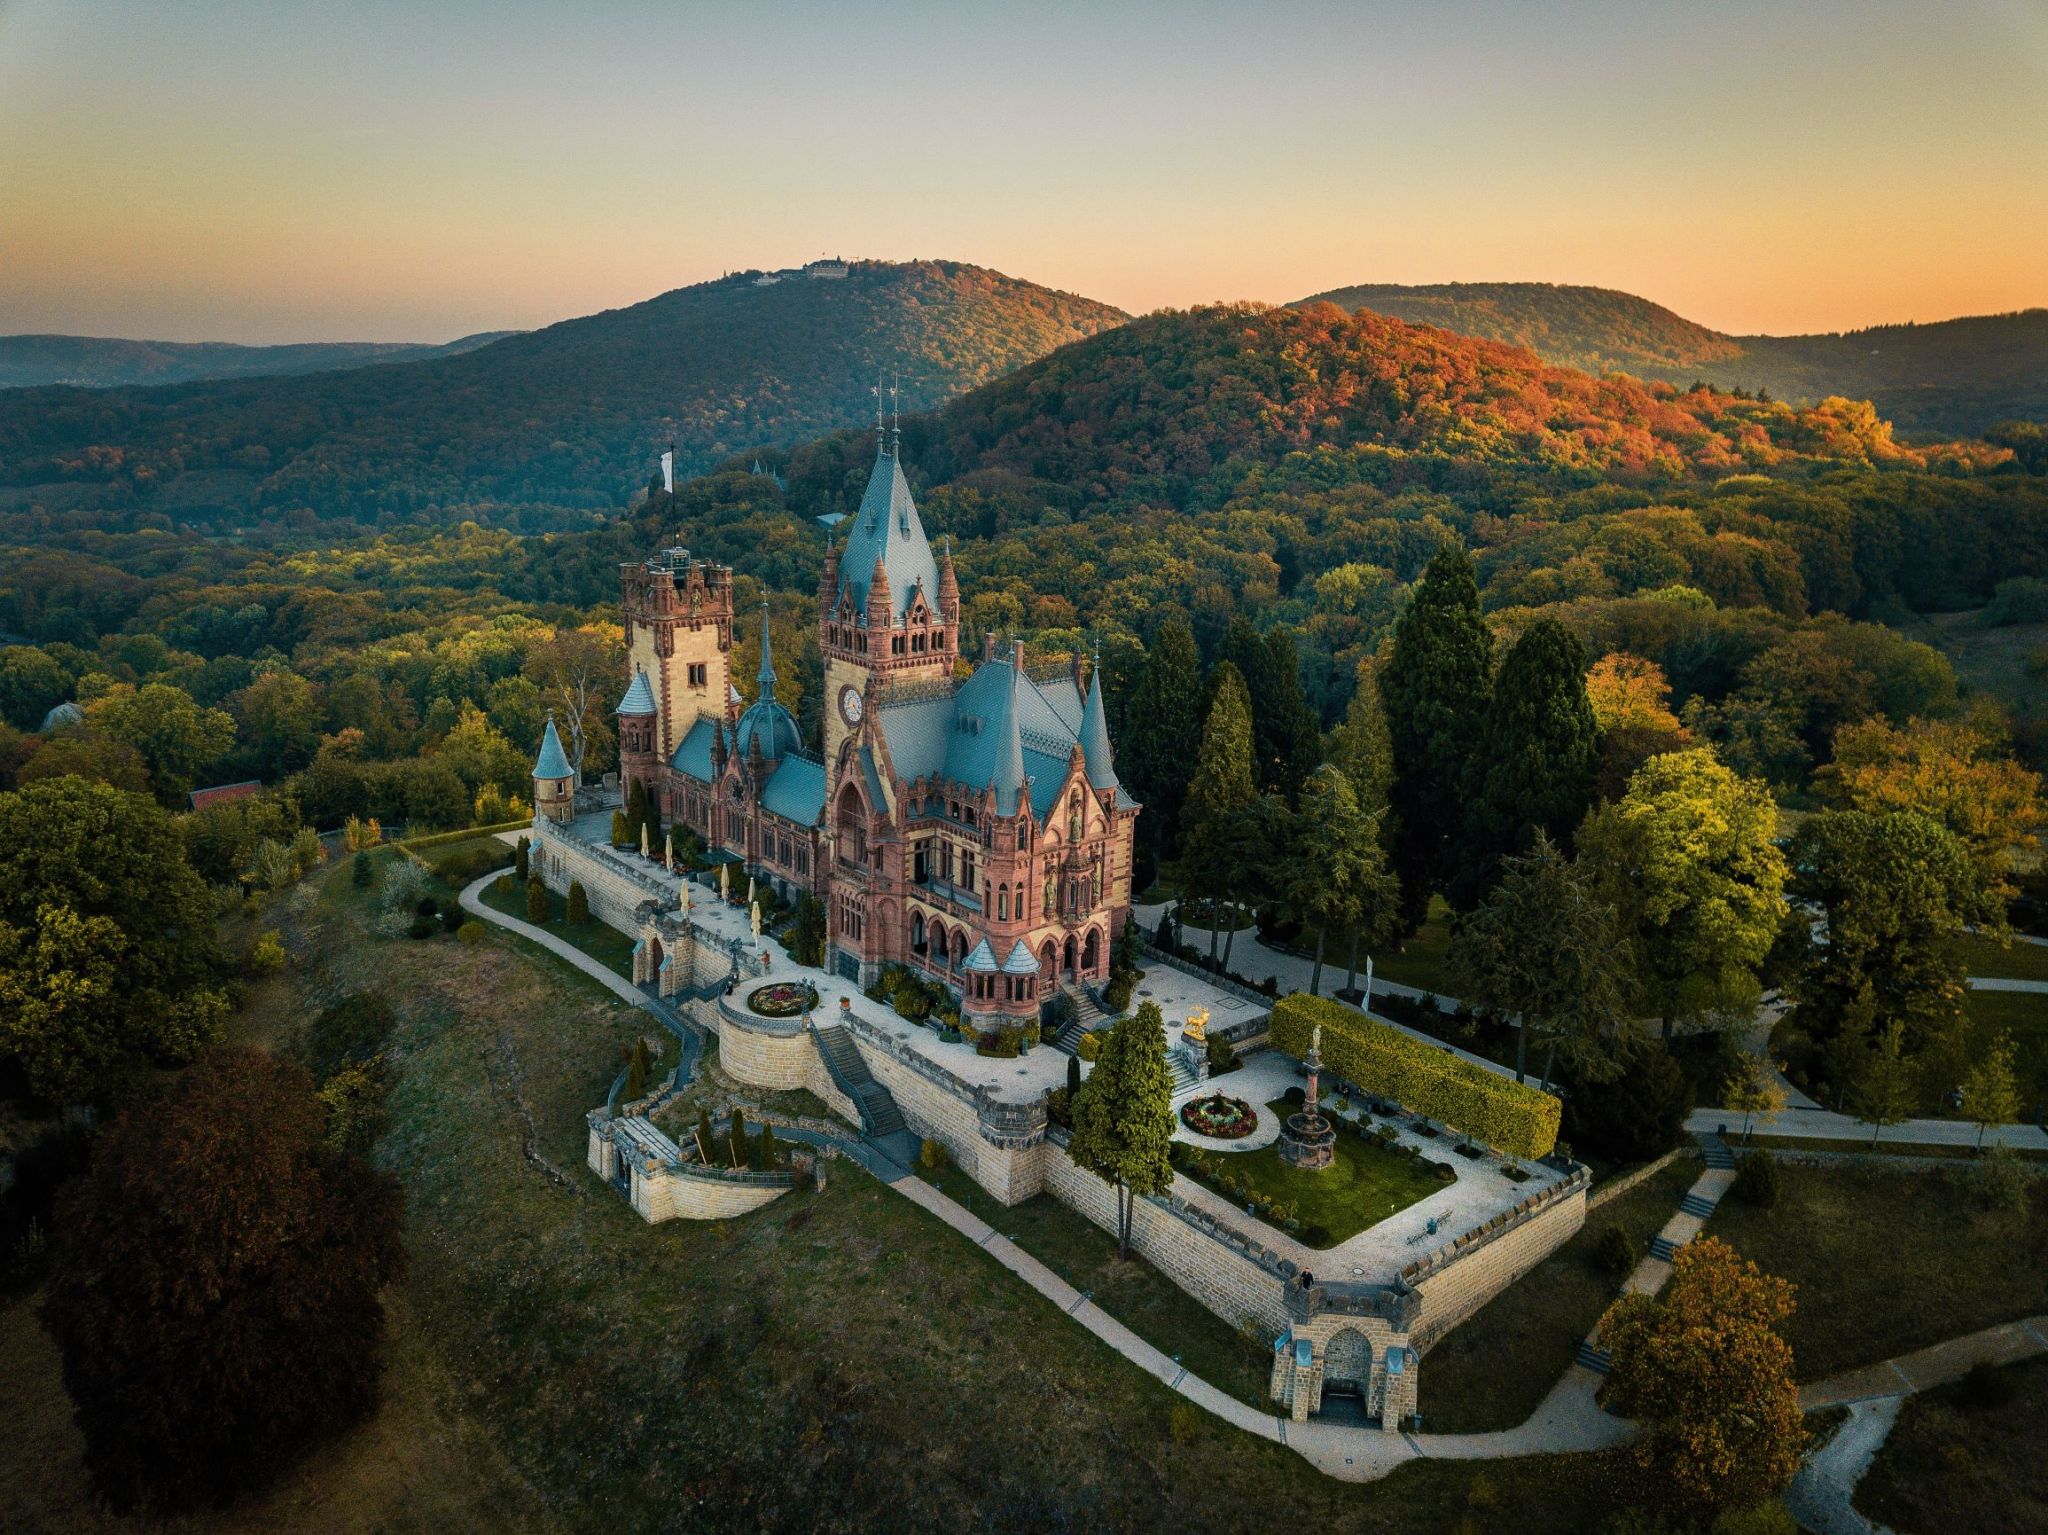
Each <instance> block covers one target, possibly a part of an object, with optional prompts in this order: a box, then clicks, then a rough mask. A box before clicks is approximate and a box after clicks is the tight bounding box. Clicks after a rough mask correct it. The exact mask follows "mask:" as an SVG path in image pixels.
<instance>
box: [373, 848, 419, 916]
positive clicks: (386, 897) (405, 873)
mask: <svg viewBox="0 0 2048 1535" xmlns="http://www.w3.org/2000/svg"><path fill="white" fill-rule="evenodd" d="M426 888H427V871H426V870H425V869H423V868H421V867H420V865H419V864H418V863H416V862H415V861H414V860H412V859H410V858H407V857H406V856H405V855H404V854H402V853H401V854H400V855H398V857H397V858H395V859H394V860H393V861H392V863H391V866H390V868H389V869H388V870H387V871H386V872H385V875H384V891H383V904H384V909H385V910H386V911H406V910H408V909H410V908H411V907H413V906H416V905H418V904H419V899H420V896H421V895H422V894H424V893H425V891H426Z"/></svg>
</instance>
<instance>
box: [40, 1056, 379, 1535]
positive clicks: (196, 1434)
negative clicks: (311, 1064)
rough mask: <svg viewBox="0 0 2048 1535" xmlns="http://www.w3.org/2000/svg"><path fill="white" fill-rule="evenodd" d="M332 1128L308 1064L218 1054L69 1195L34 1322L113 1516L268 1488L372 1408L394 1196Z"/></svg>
mask: <svg viewBox="0 0 2048 1535" xmlns="http://www.w3.org/2000/svg"><path fill="white" fill-rule="evenodd" d="M327 1131H328V1126H327V1123H326V1115H325V1114H324V1113H323V1110H322V1105H321V1103H320V1101H319V1099H318V1098H316V1097H315V1096H314V1092H313V1081H312V1078H311V1077H310V1076H308V1075H307V1073H306V1072H305V1070H304V1069H303V1068H302V1067H299V1066H296V1065H294V1064H292V1063H290V1062H288V1061H284V1060H281V1059H279V1058H277V1057H275V1056H270V1055H265V1054H262V1053H261V1052H257V1051H248V1050H234V1051H219V1052H215V1053H213V1054H210V1055H208V1056H207V1057H205V1058H204V1059H203V1060H201V1061H200V1062H199V1064H197V1065H195V1066H194V1067H193V1068H192V1069H191V1070H190V1071H188V1072H186V1073H185V1074H184V1075H183V1076H182V1077H181V1078H179V1079H178V1081H177V1082H176V1083H175V1084H173V1086H172V1087H171V1088H170V1089H169V1090H168V1091H167V1092H166V1093H165V1094H163V1095H162V1096H161V1097H160V1098H158V1099H155V1100H153V1101H152V1102H150V1103H149V1104H148V1105H147V1107H146V1108H138V1109H135V1110H131V1111H129V1112H127V1113H124V1114H123V1115H122V1116H121V1117H120V1119H118V1120H117V1121H116V1122H115V1123H114V1124H113V1126H112V1127H110V1128H109V1129H108V1131H107V1132H106V1133H105V1134H104V1135H103V1136H102V1137H101V1139H100V1142H99V1144H98V1145H97V1146H96V1147H95V1148H94V1150H93V1157H92V1164H91V1167H90V1169H89V1171H88V1172H87V1173H86V1175H85V1176H84V1177H83V1178H82V1179H80V1180H79V1181H78V1182H77V1183H76V1184H74V1185H73V1186H72V1187H71V1188H69V1189H67V1190H66V1192H65V1194H64V1195H63V1197H62V1201H61V1204H60V1207H59V1218H58V1221H57V1233H58V1239H57V1246H56V1252H55V1256H54V1261H53V1263H52V1267H51V1273H50V1287H49V1301H48V1304H47V1306H46V1308H45V1313H44V1315H45V1320H46V1323H47V1325H48V1326H49V1328H50V1331H51V1333H52V1334H53V1335H54V1336H55V1338H56V1340H57V1343H58V1347H59V1348H60V1350H61V1351H62V1354H63V1360H64V1384H65V1387H66V1389H67V1390H68V1391H69V1392H70V1394H71V1399H72V1402H73V1404H74V1407H75V1416H76V1419H77V1422H78V1426H79V1428H80V1429H81V1430H82V1431H83V1433H84V1436H85V1451H86V1464H87V1466H88V1467H89V1468H90V1469H91V1471H92V1474H93V1479H94V1481H95V1483H96V1484H97V1485H98V1487H99V1488H100V1490H101V1491H102V1492H103V1493H104V1494H105V1496H106V1497H107V1499H108V1501H109V1502H110V1503H112V1504H113V1505H114V1507H115V1508H117V1509H121V1510H127V1509H130V1508H135V1507H138V1506H145V1507H150V1508H155V1509H179V1508H191V1507H196V1506H199V1505H202V1504H207V1503H214V1502H219V1501H223V1500H225V1499H227V1498H230V1497H232V1496H234V1495H235V1494H237V1493H239V1492H243V1491H247V1490H252V1489H258V1488H261V1487H263V1486H265V1485H267V1484H268V1483H269V1482H271V1481H272V1480H274V1479H275V1478H276V1477H277V1476H278V1475H279V1473H280V1472H282V1471H284V1470H285V1469H287V1468H288V1467H290V1466H291V1465H292V1464H293V1463H294V1462H295V1461H296V1460H297V1459H298V1457H299V1456H300V1455H302V1454H303V1453H304V1452H305V1451H306V1450H307V1449H308V1448H309V1447H311V1446H312V1445H314V1444H316V1443H318V1442H320V1441H321V1440H323V1439H326V1438H329V1437H331V1436H333V1435H334V1434H335V1433H337V1432H339V1431H340V1430H342V1429H344V1428H346V1427H348V1426H349V1425H350V1424H352V1423H355V1422H357V1421H358V1420H360V1419H361V1418H362V1417H363V1416H365V1415H366V1414H367V1413H368V1412H369V1411H370V1410H371V1408H372V1407H374V1405H375V1403H376V1399H377V1384H378V1380H379V1377H380V1375H381V1373H382V1368H383V1331H384V1311H383V1306H382V1304H381V1303H380V1301H379V1300H378V1292H379V1291H380V1290H381V1289H382V1288H383V1287H384V1285H385V1284H386V1283H387V1282H389V1281H390V1280H391V1279H392V1278H393V1277H394V1276H395V1275H396V1274H397V1272H398V1270H399V1267H400V1265H401V1262H402V1256H403V1255H402V1252H401V1249H400V1246H399V1196H398V1191H397V1187H396V1185H395V1184H394V1183H393V1182H392V1180H391V1179H390V1178H389V1177H388V1176H387V1175H385V1174H382V1173H379V1172H377V1171H376V1170H374V1169H372V1168H370V1167H368V1166H366V1165H364V1164H363V1163H362V1162H360V1161H358V1160H357V1159H355V1158H353V1157H349V1156H345V1155H341V1154H338V1153H336V1152H335V1151H334V1150H333V1149H331V1148H330V1146H329V1145H328V1134H327Z"/></svg>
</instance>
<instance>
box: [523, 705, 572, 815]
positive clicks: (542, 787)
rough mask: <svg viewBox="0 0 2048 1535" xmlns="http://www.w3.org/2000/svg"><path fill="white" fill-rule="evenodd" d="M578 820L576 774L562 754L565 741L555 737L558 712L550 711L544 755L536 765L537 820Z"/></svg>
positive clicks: (544, 733) (542, 742)
mask: <svg viewBox="0 0 2048 1535" xmlns="http://www.w3.org/2000/svg"><path fill="white" fill-rule="evenodd" d="M575 816H576V770H575V769H574V768H572V767H570V766H569V754H568V753H567V752H565V751H563V750H562V738H561V737H560V736H559V735H557V734H556V733H555V711H554V710H552V709H550V710H548V725H547V729H546V730H544V731H542V732H541V738H540V755H539V756H537V757H535V758H534V761H533V818H534V819H535V820H536V821H540V820H549V821H570V820H573V819H575Z"/></svg>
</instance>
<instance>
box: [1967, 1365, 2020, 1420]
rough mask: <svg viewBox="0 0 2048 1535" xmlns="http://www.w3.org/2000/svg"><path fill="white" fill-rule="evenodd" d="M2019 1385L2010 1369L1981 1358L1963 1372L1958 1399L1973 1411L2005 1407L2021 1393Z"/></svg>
mask: <svg viewBox="0 0 2048 1535" xmlns="http://www.w3.org/2000/svg"><path fill="white" fill-rule="evenodd" d="M2019 1390H2020V1388H2019V1385H2018V1383H2017V1382H2016V1381H2014V1380H2013V1378H2012V1372H2011V1371H2010V1370H2002V1369H2000V1368H1999V1367H1998V1366H1997V1365H1995V1364H1993V1363H1992V1362H1991V1361H1990V1360H1988V1359H1980V1360H1978V1361H1977V1362H1976V1363H1975V1364H1973V1365H1971V1366H1970V1368H1969V1369H1968V1370H1966V1371H1964V1372H1963V1378H1962V1381H1961V1382H1960V1383H1959V1384H1958V1385H1957V1387H1956V1400H1957V1401H1959V1402H1961V1403H1962V1404H1963V1405H1964V1406H1965V1407H1968V1408H1970V1409H1972V1410H1973V1411H1977V1410H1982V1409H1985V1408H1992V1407H2004V1406H2007V1405H2008V1404H2010V1403H2011V1401H2012V1400H2013V1398H2014V1397H2016V1396H2018V1395H2019Z"/></svg>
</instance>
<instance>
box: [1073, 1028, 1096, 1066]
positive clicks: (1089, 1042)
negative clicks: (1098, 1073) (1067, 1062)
mask: <svg viewBox="0 0 2048 1535" xmlns="http://www.w3.org/2000/svg"><path fill="white" fill-rule="evenodd" d="M1074 1054H1075V1056H1076V1057H1078V1058H1079V1059H1081V1060H1084V1061H1092V1060H1094V1059H1095V1057H1097V1056H1098V1055H1100V1054H1102V1041H1101V1039H1100V1038H1098V1037H1097V1036H1096V1035H1094V1034H1083V1035H1082V1036H1081V1038H1080V1040H1079V1041H1078V1042H1077V1043H1076V1044H1075V1046H1074Z"/></svg>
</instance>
